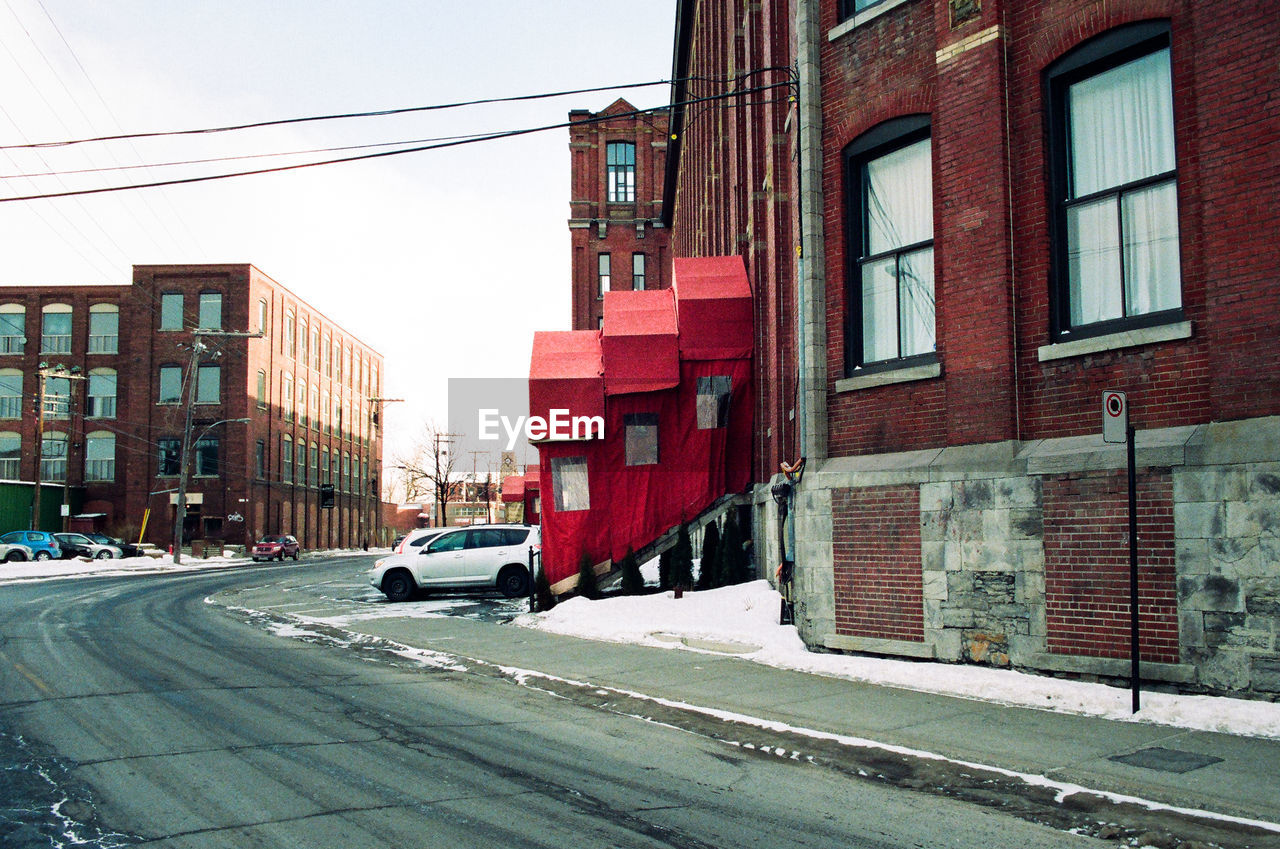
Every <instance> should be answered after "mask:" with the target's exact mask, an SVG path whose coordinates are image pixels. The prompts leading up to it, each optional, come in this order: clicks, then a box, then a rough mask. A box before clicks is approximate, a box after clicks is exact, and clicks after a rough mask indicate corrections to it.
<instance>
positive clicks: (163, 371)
mask: <svg viewBox="0 0 1280 849" xmlns="http://www.w3.org/2000/svg"><path fill="white" fill-rule="evenodd" d="M156 403H157V404H181V403H182V366H178V365H172V364H165V365H162V366H160V394H159V395H157V396H156Z"/></svg>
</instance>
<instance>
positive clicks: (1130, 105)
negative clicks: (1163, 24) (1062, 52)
mask: <svg viewBox="0 0 1280 849" xmlns="http://www.w3.org/2000/svg"><path fill="white" fill-rule="evenodd" d="M1068 98H1069V99H1068V107H1069V114H1070V123H1071V197H1077V198H1078V197H1084V196H1085V195H1089V194H1093V193H1094V192H1099V191H1102V190H1104V189H1109V188H1112V187H1114V186H1122V185H1124V184H1125V183H1132V182H1133V181H1135V180H1141V179H1143V178H1144V177H1151V176H1154V175H1156V174H1163V173H1165V172H1166V171H1172V170H1173V169H1174V161H1175V160H1174V151H1173V88H1172V80H1171V74H1170V71H1169V50H1168V49H1167V48H1166V49H1164V50H1159V51H1157V52H1155V53H1151V54H1149V55H1147V56H1143V57H1142V58H1140V59H1134V60H1133V61H1132V62H1128V63H1126V64H1124V65H1120V66H1119V67H1117V68H1112V69H1111V70H1109V71H1104V72H1103V73H1101V74H1098V75H1097V76H1093V77H1089V78H1088V79H1086V80H1082V81H1080V82H1078V83H1076V84H1075V85H1073V86H1071V88H1070V91H1069V95H1068Z"/></svg>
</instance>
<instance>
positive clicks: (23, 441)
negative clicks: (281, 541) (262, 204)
mask: <svg viewBox="0 0 1280 849" xmlns="http://www.w3.org/2000/svg"><path fill="white" fill-rule="evenodd" d="M197 328H199V329H200V331H201V332H199V333H197V332H196V330H197ZM193 348H198V349H199V350H193ZM193 364H194V373H193V372H192V366H193ZM42 365H43V366H57V365H61V366H65V367H66V369H67V370H68V371H71V370H75V371H76V372H77V373H78V375H80V376H84V377H85V378H86V379H85V380H74V379H61V378H57V377H51V378H49V379H48V380H47V381H46V386H45V404H46V410H47V411H49V413H48V414H47V415H46V418H45V421H44V429H43V440H38V438H37V433H36V430H37V427H38V425H37V421H36V417H34V416H30V415H25V414H23V413H24V411H25V410H26V409H29V408H33V403H34V399H35V397H36V396H37V393H38V391H39V390H38V383H37V374H38V372H39V370H40V369H41V367H42ZM381 374H382V358H381V357H380V356H379V355H378V354H377V352H376V351H374V350H372V349H371V348H369V347H368V346H367V345H365V344H364V343H363V342H361V341H359V340H358V339H356V338H354V337H353V336H352V335H351V334H349V333H348V332H346V331H345V330H343V329H342V328H341V327H340V326H339V325H337V324H336V323H334V322H333V321H331V320H330V319H329V318H328V317H327V316H324V315H322V314H321V313H319V312H318V311H317V310H316V309H314V308H313V307H312V306H310V305H309V304H307V303H306V302H305V301H303V300H302V299H300V298H298V297H297V296H296V295H295V294H294V293H293V292H291V291H289V290H288V289H286V288H284V287H283V286H281V285H279V284H278V283H276V282H275V281H273V280H272V279H270V278H269V277H267V276H266V275H264V274H262V273H261V272H260V271H258V270H257V269H256V268H254V267H253V266H251V265H199V266H171V265H165V266H135V267H134V280H133V284H132V285H128V286H89V287H84V286H52V287H49V286H45V287H17V286H14V287H4V288H2V289H0V464H2V465H3V467H2V468H0V477H4V478H7V479H10V480H16V481H34V480H35V479H36V475H37V472H36V462H37V459H36V457H37V455H36V452H35V450H34V446H35V445H36V444H37V442H38V441H42V443H43V451H42V454H43V463H42V470H41V471H42V473H41V474H40V478H41V479H42V480H44V481H46V482H48V481H53V482H55V483H58V484H59V485H62V484H63V483H64V482H65V484H66V485H68V486H69V487H74V488H76V489H79V490H82V492H83V502H82V506H81V509H82V511H83V513H85V514H89V515H91V516H93V517H94V519H95V521H96V524H97V525H98V526H99V527H101V528H103V529H105V530H107V531H109V532H113V533H116V534H118V535H122V536H132V537H134V538H136V535H137V533H138V531H139V530H140V529H141V527H142V525H143V522H144V521H145V522H146V534H145V539H146V540H147V541H149V542H153V543H155V544H157V545H160V546H162V547H164V546H167V545H168V544H169V543H170V542H171V540H172V538H173V528H174V526H173V522H174V518H175V517H174V507H173V505H174V504H176V489H177V483H178V477H179V475H178V471H179V464H180V457H181V447H180V446H181V442H182V436H183V432H184V429H185V420H186V411H187V409H188V406H189V407H190V409H191V412H192V418H191V420H192V428H191V437H192V443H191V445H192V447H191V450H190V452H189V457H190V466H189V475H190V477H189V480H188V484H187V492H188V498H187V514H188V515H187V520H186V526H185V528H184V531H183V537H184V540H191V539H217V540H222V541H224V542H226V543H228V544H245V543H247V542H249V541H251V540H252V539H255V538H256V537H257V536H258V535H260V534H262V533H266V532H284V533H293V534H295V535H297V536H298V538H299V539H300V540H301V541H302V544H303V545H304V546H305V547H307V548H328V547H339V546H343V547H345V546H356V545H360V544H362V543H363V542H364V541H365V540H366V539H370V540H372V538H373V537H374V536H375V535H376V534H377V533H378V530H379V528H380V519H379V500H378V487H377V481H378V479H379V468H380V465H381V461H380V457H381V454H382V444H381V434H380V431H379V428H378V424H377V413H378V410H379V404H378V398H379V396H380V387H381ZM322 484H332V486H333V489H334V493H333V502H334V504H333V507H331V508H322V507H321V506H320V500H321V485H322ZM15 512H21V511H15ZM41 514H42V517H43V519H44V523H43V524H44V525H45V526H49V527H52V526H53V525H54V524H56V522H57V518H56V517H57V513H56V511H55V512H54V513H53V515H52V518H51V517H50V513H49V510H48V505H47V503H42V505H41ZM2 519H3V523H4V525H5V529H6V530H8V529H10V527H26V526H27V524H28V522H29V515H6V516H4V517H2Z"/></svg>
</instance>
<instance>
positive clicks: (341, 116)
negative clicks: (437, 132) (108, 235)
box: [0, 80, 671, 150]
mask: <svg viewBox="0 0 1280 849" xmlns="http://www.w3.org/2000/svg"><path fill="white" fill-rule="evenodd" d="M670 84H671V80H653V81H651V82H644V83H627V84H625V85H609V86H595V87H593V88H579V89H568V90H565V91H553V92H542V93H539V94H516V95H511V96H509V97H486V98H481V99H478V100H460V101H457V102H454V103H436V104H431V105H428V106H406V107H402V108H399V109H377V110H372V111H368V112H340V113H334V114H331V115H308V116H305V117H301V118H278V119H276V120H272V121H255V122H252V123H247V124H231V125H229V126H225V127H202V128H198V129H188V130H158V131H155V132H148V133H121V134H118V135H110V136H94V137H91V138H82V139H67V140H64V141H52V142H29V143H24V144H13V145H0V150H16V149H30V148H41V147H68V146H71V145H77V144H89V143H92V142H106V141H121V140H124V139H151V138H164V137H167V136H195V135H206V134H211V133H229V132H235V131H238V130H252V129H258V128H261V127H279V126H285V125H288V124H305V123H311V122H316V121H338V120H345V119H347V118H385V117H388V116H392V115H407V114H411V113H414V112H436V111H440V110H444V109H459V108H463V107H467V106H483V105H486V104H493V103H517V102H521V101H527V100H546V99H548V98H553V97H570V96H573V95H578V94H594V93H598V92H602V91H619V90H622V89H631V88H648V87H651V86H656V85H670Z"/></svg>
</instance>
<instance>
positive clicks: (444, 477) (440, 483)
mask: <svg viewBox="0 0 1280 849" xmlns="http://www.w3.org/2000/svg"><path fill="white" fill-rule="evenodd" d="M456 436H462V434H460V433H437V434H435V443H436V449H435V450H436V453H435V466H434V471H435V481H434V483H435V487H436V527H437V528H443V527H444V519H445V505H446V504H447V503H448V499H449V474H448V472H447V471H445V472H441V470H440V440H442V439H443V440H444V442H445V451H446V454H447V453H448V444H449V443H450V442H452V441H453V438H454V437H456Z"/></svg>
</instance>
